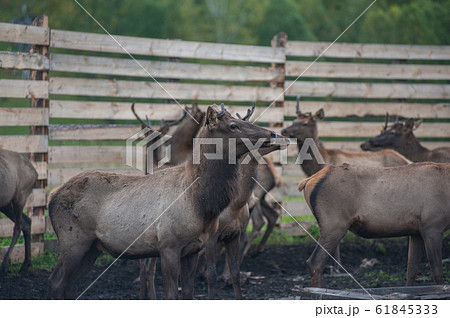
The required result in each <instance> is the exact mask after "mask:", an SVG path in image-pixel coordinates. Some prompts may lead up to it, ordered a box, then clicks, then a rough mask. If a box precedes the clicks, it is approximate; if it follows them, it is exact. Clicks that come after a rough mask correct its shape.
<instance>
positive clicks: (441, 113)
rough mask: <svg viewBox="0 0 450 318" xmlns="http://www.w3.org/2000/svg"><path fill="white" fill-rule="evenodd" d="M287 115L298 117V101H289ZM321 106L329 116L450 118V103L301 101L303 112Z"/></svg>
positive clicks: (286, 105) (316, 109) (314, 110)
mask: <svg viewBox="0 0 450 318" xmlns="http://www.w3.org/2000/svg"><path fill="white" fill-rule="evenodd" d="M284 105H285V113H284V115H285V116H289V117H296V116H297V114H296V102H294V101H287V102H284ZM320 108H322V109H323V110H324V111H325V116H327V117H346V116H359V117H364V116H385V115H386V112H389V114H390V116H403V117H414V118H450V103H440V104H425V103H352V102H323V101H314V102H306V101H301V102H300V110H301V111H302V112H312V113H315V112H316V111H318V110H319V109H320Z"/></svg>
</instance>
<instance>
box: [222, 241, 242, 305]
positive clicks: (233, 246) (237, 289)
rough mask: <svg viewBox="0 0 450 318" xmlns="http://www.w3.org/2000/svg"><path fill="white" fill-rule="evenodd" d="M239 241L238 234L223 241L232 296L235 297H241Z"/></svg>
mask: <svg viewBox="0 0 450 318" xmlns="http://www.w3.org/2000/svg"><path fill="white" fill-rule="evenodd" d="M239 243H240V235H237V236H236V237H235V238H234V239H232V240H231V241H228V242H226V243H225V249H226V251H227V264H228V268H229V270H230V274H231V281H232V283H233V289H234V297H235V298H236V299H242V291H241V280H240V272H239Z"/></svg>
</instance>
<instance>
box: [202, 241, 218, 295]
mask: <svg viewBox="0 0 450 318" xmlns="http://www.w3.org/2000/svg"><path fill="white" fill-rule="evenodd" d="M217 257H218V253H217V238H216V237H213V238H211V239H210V240H209V241H208V242H207V243H206V246H205V258H206V278H207V279H208V299H214V298H215V296H216V283H217V268H216V264H217Z"/></svg>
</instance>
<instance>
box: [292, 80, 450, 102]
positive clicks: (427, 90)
mask: <svg viewBox="0 0 450 318" xmlns="http://www.w3.org/2000/svg"><path fill="white" fill-rule="evenodd" d="M291 84H292V81H286V87H289V88H288V89H287V91H286V95H287V96H297V95H300V96H317V97H353V98H417V99H429V98H431V99H448V98H450V85H441V84H400V83H395V84H387V83H343V82H304V81H301V82H300V81H297V82H295V83H293V84H292V86H291Z"/></svg>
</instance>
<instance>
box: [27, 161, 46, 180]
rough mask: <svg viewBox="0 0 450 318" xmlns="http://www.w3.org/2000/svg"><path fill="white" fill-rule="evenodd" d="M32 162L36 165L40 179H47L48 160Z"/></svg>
mask: <svg viewBox="0 0 450 318" xmlns="http://www.w3.org/2000/svg"><path fill="white" fill-rule="evenodd" d="M31 164H32V165H33V166H34V168H35V169H36V171H37V173H38V180H45V179H47V162H45V161H31Z"/></svg>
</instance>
